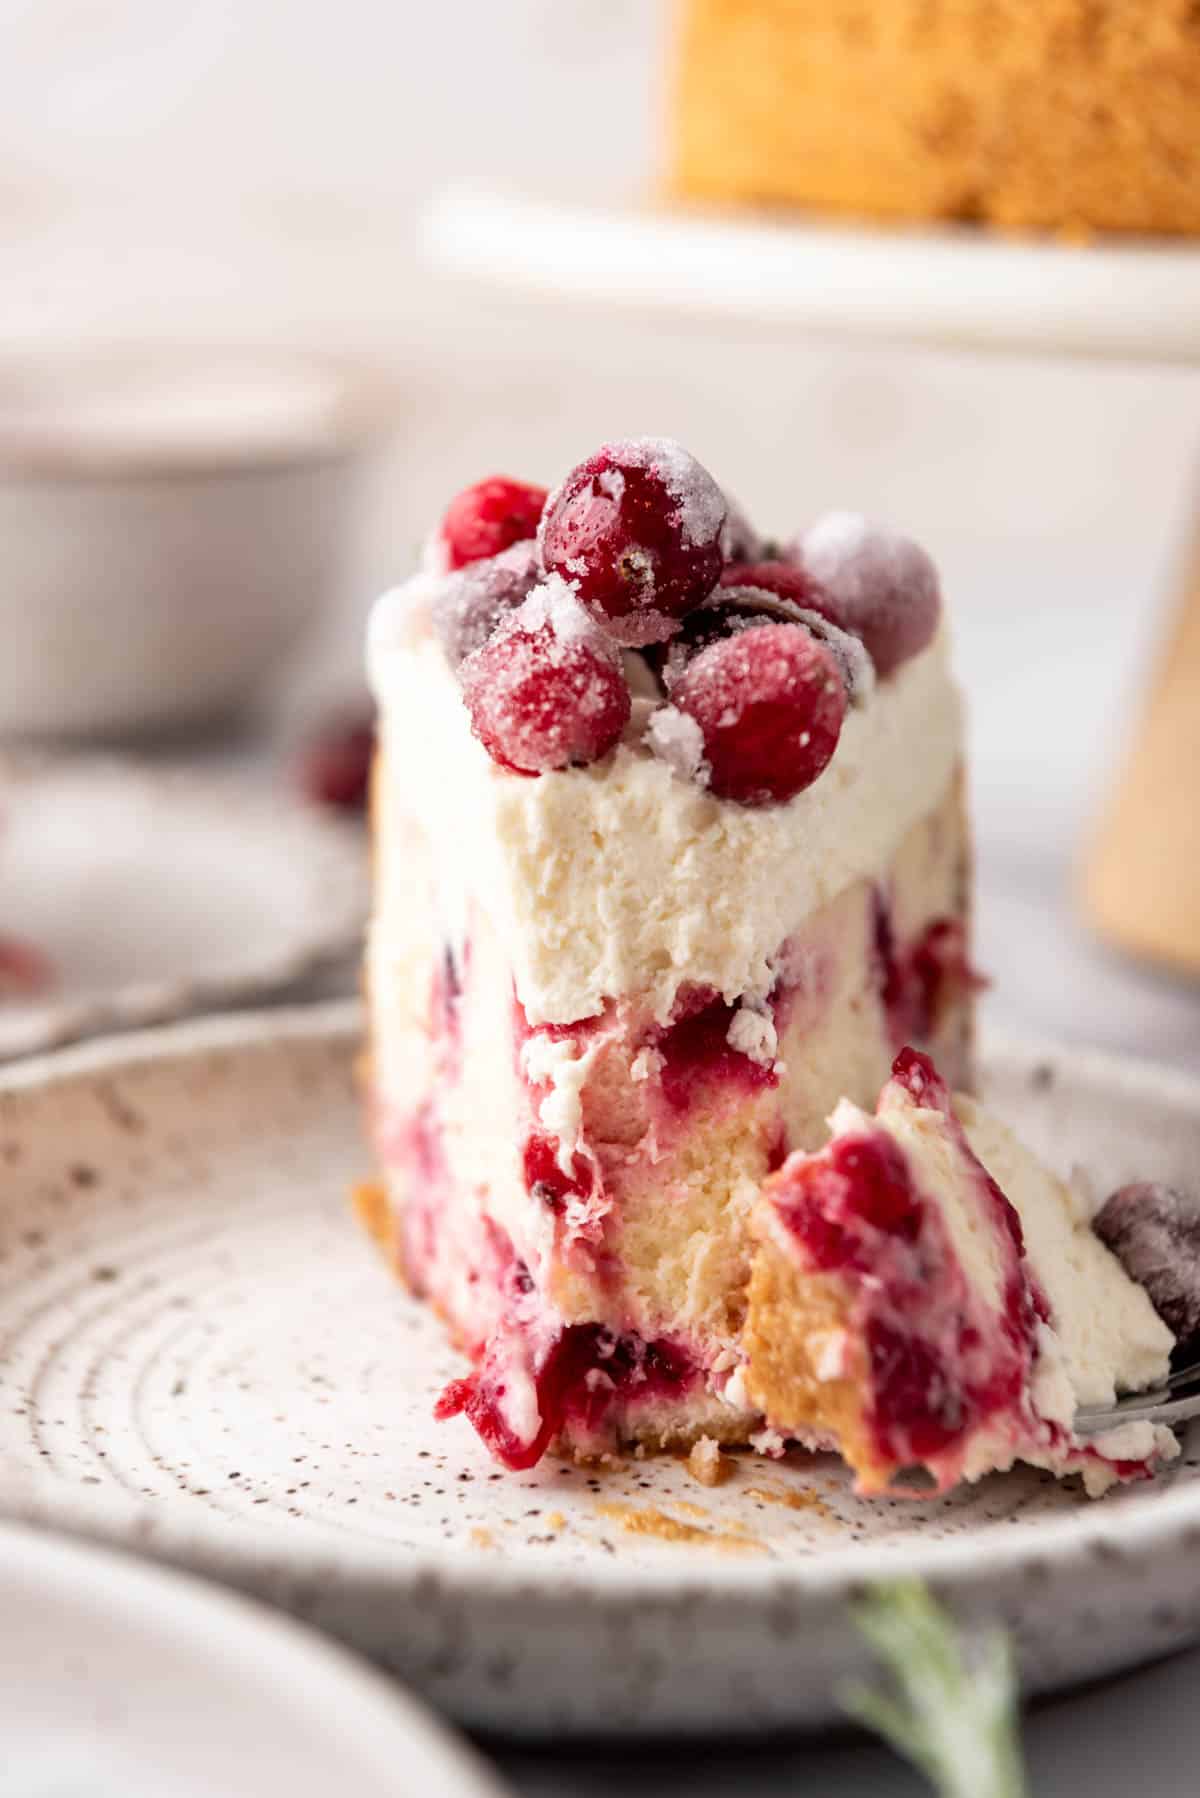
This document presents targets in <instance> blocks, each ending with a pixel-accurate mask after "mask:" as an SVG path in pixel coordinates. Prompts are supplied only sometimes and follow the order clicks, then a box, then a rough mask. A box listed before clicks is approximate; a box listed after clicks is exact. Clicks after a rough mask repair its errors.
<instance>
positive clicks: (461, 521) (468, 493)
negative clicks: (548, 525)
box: [440, 475, 546, 568]
mask: <svg viewBox="0 0 1200 1798" xmlns="http://www.w3.org/2000/svg"><path fill="white" fill-rule="evenodd" d="M545 503H546V489H545V488H544V487H532V486H530V485H529V483H528V482H527V481H510V480H509V479H508V478H507V477H506V476H504V475H493V476H492V477H491V479H490V480H486V481H476V483H475V485H474V486H473V487H464V488H463V490H462V492H461V493H457V494H455V496H454V498H453V499H452V500H451V501H450V504H449V505H448V506H447V507H446V511H445V515H444V517H443V518H442V524H441V531H440V535H441V539H442V542H443V543H444V544H445V546H446V557H447V560H448V562H449V564H450V567H451V568H462V567H464V566H465V565H466V564H467V563H468V562H478V561H480V560H481V559H482V558H483V557H484V556H496V555H499V553H500V551H501V550H502V549H508V548H509V547H510V546H511V545H512V544H514V543H520V542H522V541H523V540H524V539H525V538H527V537H533V536H535V535H536V534H537V528H538V520H539V519H540V518H541V515H542V507H543V506H544V505H545Z"/></svg>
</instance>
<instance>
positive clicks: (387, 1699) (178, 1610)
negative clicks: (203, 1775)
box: [0, 1523, 504, 1798]
mask: <svg viewBox="0 0 1200 1798" xmlns="http://www.w3.org/2000/svg"><path fill="white" fill-rule="evenodd" d="M14 1562H19V1564H20V1571H21V1574H22V1576H23V1577H26V1578H27V1577H28V1576H29V1575H30V1574H32V1575H34V1576H35V1577H40V1578H41V1579H42V1580H43V1581H44V1583H45V1585H46V1587H47V1589H48V1590H49V1589H52V1588H54V1587H55V1586H57V1585H61V1586H66V1587H69V1588H70V1589H71V1590H74V1591H80V1592H83V1593H91V1594H94V1595H96V1596H97V1597H105V1596H108V1595H112V1594H114V1590H115V1597H116V1600H117V1602H118V1603H120V1604H121V1605H123V1606H127V1607H130V1606H131V1605H132V1603H133V1602H135V1601H136V1605H137V1609H138V1612H139V1622H142V1621H144V1622H146V1623H147V1624H149V1625H151V1626H153V1625H155V1624H160V1625H162V1626H163V1627H165V1628H166V1629H168V1630H169V1631H170V1632H172V1633H176V1632H180V1633H188V1634H189V1635H192V1636H194V1637H195V1638H196V1639H201V1638H203V1639H205V1640H206V1641H211V1640H213V1639H214V1638H219V1639H220V1640H221V1642H222V1643H223V1644H224V1643H228V1644H229V1647H230V1649H231V1650H234V1651H237V1652H238V1655H239V1658H240V1659H241V1660H242V1661H243V1663H244V1664H246V1665H252V1666H254V1667H255V1668H256V1673H261V1672H262V1671H263V1664H264V1663H269V1665H270V1666H271V1667H272V1668H274V1669H275V1673H276V1677H277V1678H278V1679H279V1680H280V1681H281V1682H283V1681H286V1682H287V1683H288V1684H289V1687H290V1688H292V1691H293V1694H294V1691H295V1688H296V1687H297V1686H303V1687H304V1688H305V1689H307V1690H310V1691H311V1693H312V1697H313V1700H314V1702H319V1703H320V1704H321V1705H323V1706H325V1707H327V1708H328V1709H329V1711H330V1712H331V1713H336V1718H337V1727H338V1729H339V1730H343V1729H345V1730H349V1731H351V1732H352V1733H354V1734H355V1736H356V1739H357V1740H358V1742H359V1744H360V1745H361V1744H362V1743H364V1742H369V1743H370V1744H371V1745H372V1746H371V1758H372V1760H374V1759H376V1758H378V1760H379V1762H380V1773H381V1775H382V1774H383V1772H384V1771H385V1762H386V1761H387V1760H388V1757H389V1756H394V1755H396V1754H397V1753H403V1752H404V1751H406V1750H407V1751H408V1752H410V1753H411V1751H412V1749H413V1746H414V1743H417V1744H419V1746H420V1749H421V1753H422V1757H423V1760H427V1761H428V1763H430V1764H429V1765H428V1767H427V1768H426V1769H425V1770H427V1771H429V1772H433V1773H436V1774H437V1775H438V1777H439V1780H441V1779H446V1780H449V1779H450V1778H453V1781H454V1783H453V1785H452V1786H451V1785H449V1784H446V1785H444V1786H442V1785H440V1784H439V1791H442V1792H444V1793H445V1798H503V1792H504V1788H503V1787H502V1786H501V1785H500V1784H499V1783H498V1782H497V1781H496V1780H494V1779H493V1777H492V1775H491V1773H490V1770H489V1769H488V1768H487V1767H486V1766H485V1764H484V1762H483V1761H482V1760H481V1759H480V1758H479V1757H478V1756H477V1755H476V1754H474V1753H473V1752H472V1750H471V1749H470V1748H469V1747H468V1745H467V1744H466V1743H465V1742H463V1741H461V1740H459V1738H458V1737H457V1736H456V1735H455V1734H454V1732H453V1731H452V1730H450V1729H449V1728H447V1727H446V1726H445V1725H444V1724H443V1723H442V1722H441V1721H440V1719H438V1718H437V1717H436V1716H435V1715H434V1713H433V1712H432V1711H431V1710H430V1709H429V1708H428V1707H427V1706H425V1705H424V1704H423V1703H421V1702H420V1700H418V1699H417V1698H415V1697H414V1696H413V1694H412V1693H411V1692H409V1691H407V1690H406V1689H405V1688H404V1687H403V1686H402V1685H400V1684H399V1682H397V1681H394V1680H389V1679H388V1678H387V1677H386V1676H385V1675H384V1674H382V1673H380V1672H378V1671H376V1669H375V1668H373V1667H372V1666H371V1665H370V1663H369V1662H366V1661H364V1660H362V1659H361V1658H359V1657H358V1656H356V1655H355V1654H353V1653H352V1652H351V1651H350V1650H349V1649H347V1648H344V1647H342V1646H341V1645H340V1644H339V1643H337V1642H334V1641H332V1640H330V1639H329V1638H328V1637H325V1636H322V1635H320V1634H318V1632H317V1631H316V1630H313V1629H311V1628H309V1627H307V1626H306V1625H304V1624H302V1623H299V1622H297V1621H296V1620H295V1619H294V1618H291V1617H289V1616H288V1615H287V1614H286V1613H283V1612H280V1611H277V1610H272V1609H271V1608H270V1607H269V1606H267V1605H264V1604H262V1603H260V1602H258V1601H256V1600H255V1599H252V1598H247V1597H245V1596H244V1595H243V1594H242V1593H241V1592H238V1591H234V1590H232V1589H230V1588H229V1587H226V1586H221V1585H217V1584H215V1583H214V1582H212V1581H211V1580H207V1579H204V1578H202V1577H201V1576H199V1575H198V1574H194V1573H190V1572H183V1571H178V1570H171V1571H167V1570H165V1569H163V1568H162V1567H158V1566H155V1565H154V1564H152V1563H149V1562H146V1561H144V1560H139V1559H138V1558H136V1557H135V1556H134V1555H132V1554H129V1553H128V1552H126V1551H124V1550H122V1549H119V1548H114V1547H111V1546H108V1547H98V1546H96V1545H95V1544H91V1543H84V1542H81V1541H78V1540H75V1539H72V1538H68V1537H62V1536H56V1535H54V1534H51V1533H49V1532H47V1531H46V1530H42V1529H37V1528H33V1527H29V1526H27V1525H24V1524H18V1523H0V1583H2V1582H3V1579H4V1575H5V1572H6V1570H7V1568H8V1567H9V1566H11V1565H12V1564H13V1563H14ZM376 1744H377V1746H376ZM395 1764H396V1763H395V1761H394V1760H393V1761H392V1762H391V1765H393V1766H394V1765H395Z"/></svg>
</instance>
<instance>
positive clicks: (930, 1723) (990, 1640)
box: [843, 1580, 1028, 1798]
mask: <svg viewBox="0 0 1200 1798" xmlns="http://www.w3.org/2000/svg"><path fill="white" fill-rule="evenodd" d="M854 1616H855V1621H856V1623H857V1624H858V1627H859V1628H860V1629H861V1631H862V1633H863V1635H864V1636H865V1637H866V1638H867V1640H868V1642H869V1643H870V1644H871V1647H872V1648H873V1649H874V1650H875V1653H876V1655H877V1656H878V1658H879V1660H880V1661H881V1662H882V1663H883V1666H884V1667H885V1668H886V1669H887V1671H888V1673H889V1674H890V1675H891V1680H890V1686H891V1689H890V1690H889V1691H880V1690H876V1689H873V1688H868V1687H865V1686H858V1687H855V1688H853V1689H852V1690H850V1691H848V1692H847V1693H845V1695H844V1697H843V1704H844V1706H845V1708H846V1710H847V1711H848V1712H849V1713H850V1715H851V1716H852V1717H854V1718H856V1719H857V1721H858V1722H860V1723H864V1724H865V1725H866V1726H867V1727H868V1728H869V1729H873V1730H875V1731H876V1732H877V1733H878V1734H879V1735H881V1736H883V1737H884V1739H885V1740H886V1741H888V1742H890V1743H891V1745H892V1747H893V1748H894V1749H896V1751H897V1753H899V1754H902V1755H904V1756H905V1757H906V1758H907V1759H908V1760H910V1761H912V1762H913V1764H914V1765H915V1766H917V1767H919V1768H920V1769H921V1771H922V1772H923V1773H925V1774H927V1775H928V1777H929V1779H930V1780H931V1781H932V1782H933V1784H934V1786H935V1787H936V1789H937V1791H938V1793H939V1795H940V1798H1027V1792H1028V1788H1027V1786H1026V1783H1025V1772H1024V1766H1023V1762H1022V1757H1021V1743H1020V1729H1019V1722H1018V1709H1017V1681H1016V1669H1015V1666H1014V1663H1013V1654H1012V1647H1011V1644H1010V1643H1009V1640H1008V1637H1007V1636H1006V1635H1005V1634H1004V1632H1003V1631H1001V1630H991V1631H989V1632H988V1633H987V1634H986V1635H985V1636H982V1637H981V1638H979V1639H978V1640H977V1641H973V1642H967V1641H964V1639H963V1636H962V1635H961V1633H960V1632H959V1630H958V1628H957V1627H956V1625H955V1623H954V1620H953V1618H952V1617H951V1616H950V1615H949V1613H948V1612H947V1611H945V1610H943V1609H942V1607H941V1606H940V1605H939V1604H938V1603H937V1602H936V1600H935V1599H934V1598H933V1597H932V1595H931V1594H930V1592H929V1590H928V1588H927V1587H926V1586H924V1585H923V1584H922V1583H921V1582H920V1581H919V1580H895V1581H891V1582H888V1583H886V1584H882V1585H879V1586H877V1587H875V1588H874V1590H873V1591H872V1593H871V1595H870V1596H869V1597H868V1598H866V1599H864V1600H863V1602H862V1603H861V1604H859V1605H857V1606H856V1607H855V1612H854Z"/></svg>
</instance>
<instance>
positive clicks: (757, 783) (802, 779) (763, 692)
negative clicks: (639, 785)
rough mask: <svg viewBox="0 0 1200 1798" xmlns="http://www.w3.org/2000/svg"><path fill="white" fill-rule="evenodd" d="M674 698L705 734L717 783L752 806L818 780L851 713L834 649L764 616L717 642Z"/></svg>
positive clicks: (687, 672) (723, 794) (689, 669)
mask: <svg viewBox="0 0 1200 1798" xmlns="http://www.w3.org/2000/svg"><path fill="white" fill-rule="evenodd" d="M671 700H672V703H673V704H674V705H675V706H676V707H677V708H678V709H679V710H680V711H681V712H685V713H686V714H687V715H688V716H689V717H691V718H694V719H695V720H696V722H697V724H699V726H700V729H701V731H702V732H703V734H704V757H705V761H706V762H707V764H708V767H709V770H710V774H709V784H710V786H711V788H712V791H713V792H714V793H716V794H717V795H718V796H719V797H720V798H722V799H737V800H740V801H741V803H742V804H743V805H770V804H772V803H779V802H781V801H783V800H787V799H791V798H792V797H793V796H794V795H795V794H797V793H800V792H802V791H803V790H804V788H805V787H809V786H811V785H812V783H813V781H814V780H816V778H817V776H818V775H819V774H820V773H821V771H822V770H823V769H824V767H825V766H826V764H827V763H828V761H829V758H830V757H831V756H832V754H833V752H834V750H835V749H836V748H837V742H838V737H839V735H840V734H841V729H842V720H843V718H844V717H845V715H846V689H845V688H844V686H843V685H842V682H841V679H840V677H839V675H838V671H837V666H836V664H835V663H834V661H833V658H832V657H831V656H830V654H829V652H828V651H827V650H825V649H823V648H822V647H821V645H820V644H819V643H817V642H816V641H815V640H814V639H813V638H812V637H811V636H810V635H809V633H808V632H807V631H806V630H805V629H804V628H803V626H802V625H798V624H764V625H760V626H759V627H758V628H757V629H755V630H748V631H742V632H740V633H739V634H738V635H737V636H733V637H726V638H724V639H723V640H722V641H720V642H717V643H713V644H710V645H709V647H708V648H707V649H702V650H701V651H700V652H699V654H698V655H696V656H693V658H692V660H691V661H690V662H689V663H688V664H687V666H686V667H685V668H684V670H683V672H682V674H681V675H680V676H679V678H678V679H677V680H676V681H675V682H674V685H673V687H672V689H671Z"/></svg>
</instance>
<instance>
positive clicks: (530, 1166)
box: [521, 1130, 596, 1212]
mask: <svg viewBox="0 0 1200 1798" xmlns="http://www.w3.org/2000/svg"><path fill="white" fill-rule="evenodd" d="M521 1161H522V1170H523V1172H524V1175H525V1190H526V1192H527V1193H528V1194H529V1195H530V1197H531V1198H534V1199H537V1200H538V1202H539V1203H540V1204H542V1205H545V1207H546V1209H547V1210H548V1211H553V1212H560V1211H563V1210H564V1209H565V1208H566V1205H567V1201H568V1200H569V1199H587V1198H590V1197H591V1194H592V1190H593V1188H594V1187H595V1184H596V1176H595V1173H594V1171H593V1168H592V1166H591V1163H590V1162H589V1161H588V1160H587V1158H586V1157H585V1156H583V1155H578V1154H576V1155H573V1156H572V1157H571V1172H570V1173H569V1174H565V1173H564V1172H563V1170H562V1168H561V1166H560V1165H559V1160H558V1140H557V1138H556V1137H553V1136H550V1135H548V1134H547V1132H545V1131H541V1130H535V1131H534V1132H533V1134H532V1135H530V1136H528V1137H527V1138H526V1141H525V1148H524V1152H523V1154H522V1157H521Z"/></svg>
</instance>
